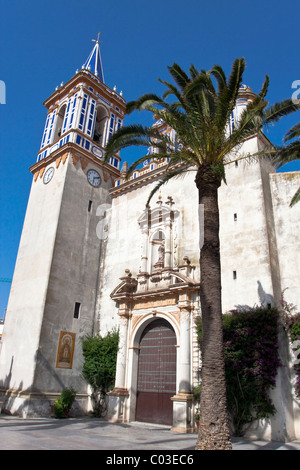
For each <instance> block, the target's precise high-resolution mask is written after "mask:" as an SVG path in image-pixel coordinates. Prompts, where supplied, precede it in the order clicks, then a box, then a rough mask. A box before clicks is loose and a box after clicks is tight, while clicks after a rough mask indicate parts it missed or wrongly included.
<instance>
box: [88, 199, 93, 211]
mask: <svg viewBox="0 0 300 470" xmlns="http://www.w3.org/2000/svg"><path fill="white" fill-rule="evenodd" d="M92 205H93V201H89V205H88V212H91V210H92Z"/></svg>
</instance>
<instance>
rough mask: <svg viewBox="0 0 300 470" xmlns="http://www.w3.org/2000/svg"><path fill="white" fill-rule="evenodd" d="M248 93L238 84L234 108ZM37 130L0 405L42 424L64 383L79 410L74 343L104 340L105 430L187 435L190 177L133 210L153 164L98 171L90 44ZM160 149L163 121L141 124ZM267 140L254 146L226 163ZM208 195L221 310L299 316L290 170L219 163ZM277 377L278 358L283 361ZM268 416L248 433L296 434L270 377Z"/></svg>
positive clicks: (117, 101) (295, 410)
mask: <svg viewBox="0 0 300 470" xmlns="http://www.w3.org/2000/svg"><path fill="white" fill-rule="evenodd" d="M251 96H253V93H252V90H250V89H249V88H248V87H246V86H243V87H242V88H241V91H240V95H239V100H238V102H237V106H236V115H235V116H233V119H236V118H237V116H238V113H239V112H240V109H241V108H242V107H243V106H246V105H247V101H248V99H251ZM44 104H45V106H46V108H47V118H46V125H45V130H44V133H43V136H42V142H41V148H40V151H39V153H38V157H37V161H36V163H35V164H34V165H33V166H32V167H31V168H30V171H31V172H32V174H33V180H32V187H31V192H30V197H29V201H28V207H27V212H26V216H25V221H24V227H23V232H22V236H21V240H20V246H19V252H18V257H17V262H16V267H15V273H14V278H13V283H12V288H11V294H10V298H9V304H8V309H7V314H6V321H5V326H4V331H3V337H2V341H1V353H0V389H1V390H0V392H1V395H2V398H3V400H4V409H6V410H7V411H9V412H11V413H16V414H21V415H22V416H24V417H26V416H31V415H39V416H40V415H45V416H47V415H48V414H49V412H50V404H51V402H53V400H54V399H55V398H56V397H57V396H58V395H59V393H60V391H61V390H62V389H63V388H65V387H73V388H74V389H75V390H76V391H77V397H76V404H77V407H78V413H79V412H87V411H88V410H89V406H90V403H89V389H88V386H87V384H86V382H85V381H84V380H83V378H82V375H81V370H82V361H83V358H82V351H81V338H83V337H84V336H85V335H87V334H97V333H100V334H102V335H104V334H106V333H107V332H109V331H111V330H112V329H114V328H118V330H119V350H118V357H117V372H116V381H115V387H114V389H113V390H112V391H111V392H110V393H109V400H108V415H107V419H109V420H111V421H118V422H126V421H134V420H137V421H144V422H154V423H162V424H168V425H170V426H172V428H173V430H175V431H180V432H190V431H192V430H193V429H194V403H193V399H192V398H193V396H192V388H193V386H195V385H197V384H198V382H199V367H200V361H201V358H200V357H199V350H198V345H197V338H196V329H195V321H196V320H197V318H198V317H199V315H201V311H200V302H199V283H200V279H201V273H200V269H199V250H200V249H201V221H202V219H201V216H202V212H201V207H199V206H198V201H197V189H196V186H195V183H194V177H195V174H194V173H193V172H191V173H189V174H188V175H187V176H186V177H185V178H184V179H182V180H180V181H178V180H174V181H170V182H169V183H168V184H167V185H166V186H163V187H162V188H161V192H160V193H158V194H157V197H156V198H153V199H152V201H151V204H150V207H148V208H147V209H146V207H145V204H146V201H147V199H148V196H149V194H150V192H151V190H152V189H153V187H154V185H155V183H156V182H157V181H158V179H159V178H160V176H161V175H162V174H163V172H164V171H165V168H166V165H167V162H166V161H161V160H159V159H155V148H150V149H149V161H148V162H147V164H146V165H144V166H143V168H141V169H139V170H137V171H136V172H135V173H134V174H133V175H132V176H131V177H130V179H129V180H126V179H125V174H126V162H125V163H122V162H121V157H120V155H115V156H114V157H113V158H111V160H110V162H109V163H108V164H106V165H103V163H102V160H103V156H104V148H105V144H106V142H107V140H108V139H109V137H110V135H111V134H112V133H113V132H115V131H116V130H117V129H118V128H119V127H120V126H122V124H123V120H124V115H125V106H126V103H125V99H124V98H123V96H122V94H120V93H117V91H116V90H115V89H111V88H109V87H108V86H107V85H106V84H105V83H104V75H103V69H102V64H101V56H100V49H99V42H98V41H96V43H95V47H94V48H93V50H92V52H91V54H90V56H89V58H88V59H87V61H86V63H85V64H84V66H83V68H82V69H81V70H80V71H78V72H77V73H76V74H75V76H74V77H72V78H71V79H70V80H69V81H68V82H67V83H66V84H65V85H62V86H61V87H59V88H57V89H56V90H55V92H54V93H53V94H52V95H51V96H50V97H49V98H48V99H47V100H46V101H45V103H44ZM154 125H155V126H158V127H159V128H160V130H161V131H162V132H168V133H169V134H170V135H171V137H172V132H173V131H172V129H167V128H165V127H164V123H163V122H156V123H154ZM267 144H268V141H267V139H266V137H265V136H263V135H261V136H258V137H256V138H254V139H251V140H249V141H248V142H246V143H245V144H244V146H243V148H241V149H240V150H239V151H240V152H241V155H242V154H243V153H245V154H247V153H249V152H253V151H255V150H256V149H262V148H263V147H264V146H266V145H267ZM226 179H227V185H223V186H222V187H221V188H220V191H219V204H220V241H221V266H222V304H223V310H224V312H225V311H229V310H231V309H234V308H237V307H241V306H245V305H247V306H250V307H253V306H254V305H258V304H259V305H260V304H262V305H265V306H267V305H271V306H273V305H279V302H280V295H281V292H282V291H283V290H284V289H287V291H286V292H287V297H288V299H289V300H290V301H291V302H293V303H294V304H296V305H300V286H299V278H300V258H299V245H300V231H299V215H300V205H299V207H297V206H295V207H294V208H293V209H291V208H289V203H290V200H291V198H292V196H293V194H294V193H295V191H296V189H297V188H298V187H299V185H300V172H294V173H276V172H275V169H274V168H273V167H272V166H271V164H270V163H269V162H267V161H261V162H260V163H255V164H251V165H249V163H246V162H245V161H243V160H241V161H240V162H238V163H237V164H236V163H232V164H231V165H229V166H228V169H227V173H226ZM284 360H285V364H287V365H289V363H288V357H287V356H286V357H285V358H284ZM281 369H282V370H280V371H279V373H278V377H277V386H276V389H275V391H274V394H273V395H274V396H273V401H274V404H275V406H276V408H277V414H276V415H275V417H274V418H273V419H272V420H270V422H268V423H264V425H263V426H257V428H253V429H252V430H251V432H252V435H253V436H256V437H265V438H268V439H271V438H273V439H275V440H276V439H278V440H288V439H294V438H299V437H300V414H299V402H298V401H297V399H296V397H295V395H294V393H293V391H292V386H291V377H290V374H291V369H290V368H289V367H285V368H281Z"/></svg>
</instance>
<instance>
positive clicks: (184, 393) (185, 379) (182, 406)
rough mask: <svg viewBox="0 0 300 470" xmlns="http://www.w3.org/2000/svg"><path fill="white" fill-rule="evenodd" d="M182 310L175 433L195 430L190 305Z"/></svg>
mask: <svg viewBox="0 0 300 470" xmlns="http://www.w3.org/2000/svg"><path fill="white" fill-rule="evenodd" d="M179 308H180V352H179V363H178V387H179V390H178V392H177V394H176V395H175V396H174V397H172V401H173V427H172V430H173V431H177V432H191V431H192V430H193V420H192V406H193V395H192V391H191V335H190V328H191V308H190V306H189V304H187V305H181V306H179Z"/></svg>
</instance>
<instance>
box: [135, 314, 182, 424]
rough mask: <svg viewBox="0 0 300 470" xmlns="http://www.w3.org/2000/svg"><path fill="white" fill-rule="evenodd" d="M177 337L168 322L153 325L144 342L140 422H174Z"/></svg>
mask: <svg viewBox="0 0 300 470" xmlns="http://www.w3.org/2000/svg"><path fill="white" fill-rule="evenodd" d="M175 345H176V336H175V332H174V330H173V328H172V326H171V325H170V324H169V323H168V322H167V321H166V320H164V319H157V320H154V321H153V322H151V323H150V324H149V325H148V326H147V327H146V328H145V330H144V332H143V334H142V336H141V340H140V351H139V364H138V381H137V404H136V420H137V421H143V422H148V423H159V424H170V425H172V422H173V403H172V401H171V397H172V396H173V395H175V393H176V348H175Z"/></svg>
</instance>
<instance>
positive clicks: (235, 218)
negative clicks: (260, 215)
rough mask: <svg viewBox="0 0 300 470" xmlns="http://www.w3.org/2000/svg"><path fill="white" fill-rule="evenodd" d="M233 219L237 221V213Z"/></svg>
mask: <svg viewBox="0 0 300 470" xmlns="http://www.w3.org/2000/svg"><path fill="white" fill-rule="evenodd" d="M233 220H234V221H235V222H236V221H237V213H235V214H233Z"/></svg>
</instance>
